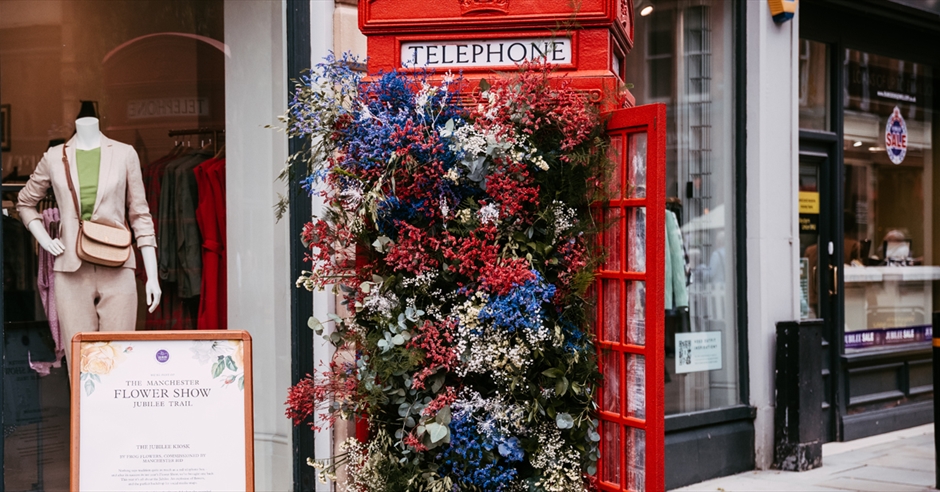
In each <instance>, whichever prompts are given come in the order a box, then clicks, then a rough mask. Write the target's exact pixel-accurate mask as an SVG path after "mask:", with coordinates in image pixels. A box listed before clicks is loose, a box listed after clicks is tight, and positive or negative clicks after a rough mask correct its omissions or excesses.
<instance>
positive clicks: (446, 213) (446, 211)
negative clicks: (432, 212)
mask: <svg viewBox="0 0 940 492" xmlns="http://www.w3.org/2000/svg"><path fill="white" fill-rule="evenodd" d="M441 216H442V217H444V218H445V219H446V218H448V217H450V205H448V204H447V198H445V197H443V196H442V197H441Z"/></svg>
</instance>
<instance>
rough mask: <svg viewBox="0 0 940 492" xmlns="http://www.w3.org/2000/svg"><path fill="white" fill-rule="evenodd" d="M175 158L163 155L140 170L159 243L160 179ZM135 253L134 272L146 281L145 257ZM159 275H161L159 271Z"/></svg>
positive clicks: (142, 280) (138, 252)
mask: <svg viewBox="0 0 940 492" xmlns="http://www.w3.org/2000/svg"><path fill="white" fill-rule="evenodd" d="M175 158H176V157H175V156H174V155H166V156H163V157H161V158H159V159H157V160H155V161H153V162H151V163H150V164H147V165H145V166H144V167H143V169H141V172H140V174H141V179H142V181H143V182H144V195H145V196H146V197H147V204H148V205H150V210H151V213H152V215H153V230H154V234H155V235H156V236H157V242H158V243H159V237H160V236H159V235H160V232H159V225H158V223H159V215H160V213H159V211H160V208H159V204H160V181H161V180H162V179H163V171H164V170H165V169H166V165H167V164H169V163H170V162H171V161H173V160H174V159H175ZM135 247H136V246H135ZM135 253H137V271H136V272H134V273H135V275H136V276H137V278H139V279H140V280H141V282H145V281H146V280H147V272H146V271H145V270H144V259H143V258H142V257H141V256H140V251H135ZM157 275H159V272H158V274H157Z"/></svg>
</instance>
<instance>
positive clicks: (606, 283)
mask: <svg viewBox="0 0 940 492" xmlns="http://www.w3.org/2000/svg"><path fill="white" fill-rule="evenodd" d="M602 283H603V286H602V289H603V295H604V334H603V335H604V337H603V339H604V341H606V342H619V341H620V306H621V299H622V297H621V295H620V291H621V290H622V287H621V286H622V285H623V282H622V281H621V280H620V279H604V280H603V282H602Z"/></svg>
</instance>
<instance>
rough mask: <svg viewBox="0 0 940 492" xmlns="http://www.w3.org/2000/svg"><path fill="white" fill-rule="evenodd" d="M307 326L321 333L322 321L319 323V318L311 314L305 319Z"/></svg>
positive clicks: (318, 333)
mask: <svg viewBox="0 0 940 492" xmlns="http://www.w3.org/2000/svg"><path fill="white" fill-rule="evenodd" d="M307 327H309V328H310V329H311V330H313V331H314V333H316V334H317V335H322V334H323V323H320V320H318V319H317V318H315V317H313V316H311V317H310V318H309V319H307Z"/></svg>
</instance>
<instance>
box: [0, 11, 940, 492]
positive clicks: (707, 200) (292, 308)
mask: <svg viewBox="0 0 940 492" xmlns="http://www.w3.org/2000/svg"><path fill="white" fill-rule="evenodd" d="M374 1H381V0H374ZM620 1H621V2H623V3H624V4H625V5H627V6H628V7H629V8H632V9H633V15H634V25H635V31H634V47H633V49H632V51H631V52H630V53H628V54H626V56H625V57H624V58H623V60H622V61H621V60H619V59H618V60H611V63H612V64H619V63H621V62H622V63H623V64H624V67H623V70H622V71H621V70H620V67H619V66H617V67H613V66H612V70H613V71H614V72H615V73H624V74H625V79H624V81H625V82H626V83H628V84H631V85H632V88H631V89H630V90H631V92H632V94H633V96H634V98H635V100H636V104H637V105H643V104H650V103H664V104H665V105H666V107H667V148H666V150H667V153H666V161H667V169H666V175H667V178H666V186H667V188H666V189H667V196H668V199H667V208H668V209H669V210H670V211H672V212H673V213H674V214H675V215H676V216H677V219H678V223H679V225H680V231H681V235H682V238H683V242H684V246H685V253H686V254H685V257H686V259H685V282H683V284H684V285H683V286H682V287H683V288H680V290H681V291H682V292H681V293H679V292H677V293H675V295H674V298H673V299H671V302H670V300H667V306H666V307H667V309H666V312H665V313H664V316H665V319H666V333H665V339H666V344H665V347H664V350H665V354H666V359H665V360H666V375H665V381H666V384H665V388H664V393H663V395H662V398H663V401H664V404H665V409H666V410H665V412H666V477H667V486H668V487H675V486H680V485H685V484H690V483H695V482H698V481H701V480H705V479H708V478H713V477H716V476H721V475H727V474H731V473H736V472H740V471H745V470H749V469H754V468H768V467H770V466H771V465H772V462H773V460H774V411H775V406H776V404H777V402H776V400H775V380H774V378H775V355H776V350H777V347H776V341H775V339H776V335H775V326H776V323H779V322H785V321H799V320H808V319H822V320H823V326H824V339H825V344H824V350H822V351H821V354H820V357H823V358H824V363H823V367H824V371H823V374H820V376H819V377H820V378H822V379H823V381H824V392H825V394H824V405H823V411H822V415H823V417H822V418H823V419H824V429H825V431H824V439H825V440H827V441H836V440H851V439H855V438H859V437H864V436H869V435H873V434H878V433H883V432H888V431H891V430H896V429H900V428H904V427H909V426H913V425H918V424H922V423H926V422H929V421H930V420H931V419H932V415H933V414H932V408H933V404H932V394H933V382H932V379H931V359H930V344H929V340H930V336H931V333H932V324H931V316H932V312H933V311H934V310H935V308H934V304H935V303H934V302H933V301H934V298H935V293H934V291H933V286H934V283H935V282H936V280H938V279H940V266H937V265H938V264H940V263H938V261H940V249H938V248H940V236H938V234H940V227H934V224H935V222H936V221H937V220H938V219H937V218H935V216H934V214H933V210H934V209H935V208H936V207H935V205H936V204H937V197H935V195H934V187H933V184H934V183H935V182H937V179H940V178H937V177H936V176H940V173H937V175H936V176H935V175H934V173H933V171H932V169H933V168H932V165H933V155H934V153H935V150H934V147H933V146H932V139H933V136H934V135H935V130H934V126H933V122H934V118H935V114H937V112H936V111H935V110H934V105H935V104H936V103H935V101H934V99H933V92H934V88H935V87H936V84H935V81H934V78H933V74H932V69H933V67H934V66H940V65H938V64H940V55H938V54H937V52H936V50H932V49H931V48H930V47H932V46H937V44H938V43H937V42H938V41H940V8H937V7H935V6H934V5H933V3H931V2H928V1H921V0H852V1H850V0H803V2H800V5H799V8H798V10H797V13H796V15H795V16H794V17H793V18H792V19H791V20H788V21H784V22H781V23H777V22H775V21H774V19H773V13H772V12H771V10H770V6H769V4H768V2H765V1H763V0H760V1H747V2H745V1H735V2H728V1H724V0H654V1H652V2H650V1H642V2H641V1H636V2H632V1H628V0H620ZM618 5H620V4H619V3H618ZM649 7H651V8H652V9H651V10H648V8H649ZM358 22H359V21H358V12H357V4H356V2H355V1H354V0H281V1H260V0H259V1H235V0H213V1H205V0H198V1H197V0H173V1H169V2H167V1H127V2H123V1H100V0H80V1H78V0H70V1H46V2H32V1H27V0H0V107H2V110H3V120H2V132H0V133H2V149H0V156H2V184H3V200H4V207H3V208H4V219H3V220H4V227H3V230H2V236H0V238H2V241H3V265H4V266H3V269H4V292H3V297H2V306H3V309H2V312H3V330H4V334H5V337H4V341H5V342H4V346H3V356H4V377H3V380H2V395H3V422H4V439H3V441H2V442H3V453H2V457H3V470H4V472H3V485H4V487H3V488H4V489H8V490H60V489H63V488H65V487H66V485H65V484H67V480H68V459H67V457H68V449H69V448H68V439H67V436H68V433H67V429H68V411H69V408H68V391H69V390H68V382H67V377H66V372H65V369H64V367H53V366H52V365H51V364H50V362H51V361H52V360H55V358H56V343H55V341H54V340H52V337H50V336H49V335H48V333H49V321H48V319H47V318H48V316H47V314H46V310H45V309H44V307H43V302H42V299H41V296H40V293H39V292H40V285H39V284H40V283H41V282H40V280H39V277H40V276H39V269H40V262H41V257H40V256H39V255H37V253H36V249H35V246H34V244H33V242H32V239H31V237H30V236H28V234H27V233H26V230H25V228H23V227H22V225H21V224H20V223H19V222H18V221H16V220H15V217H13V216H12V215H11V213H12V210H13V209H12V205H13V201H14V200H15V196H16V192H17V191H18V189H19V186H21V185H22V183H23V182H24V181H25V179H26V178H27V177H28V176H29V174H30V172H32V170H33V169H34V168H35V166H36V164H37V163H38V161H39V158H40V157H41V155H42V153H43V151H44V150H45V149H46V148H47V147H48V146H49V145H50V143H52V142H54V141H57V140H61V139H67V138H69V137H70V136H71V134H72V129H73V124H74V120H75V116H76V114H78V111H79V108H80V107H81V102H82V101H93V102H94V105H95V106H96V108H97V113H98V115H99V118H100V120H101V128H102V131H103V132H104V133H105V134H106V135H108V136H110V137H111V138H114V139H116V140H120V141H123V142H126V143H129V144H132V145H134V147H135V148H136V149H137V152H138V154H139V156H140V159H141V163H142V165H143V169H144V170H145V175H146V170H147V169H153V170H154V173H153V174H152V179H153V180H156V181H159V178H160V177H161V176H162V175H160V174H159V171H160V170H162V168H161V167H160V166H161V163H162V165H166V163H167V162H169V160H171V159H173V158H177V157H179V154H177V153H178V152H180V151H181V149H190V150H186V152H190V153H199V152H201V153H202V154H200V155H204V156H205V159H206V160H208V159H216V160H218V159H224V163H225V175H224V178H223V179H222V183H223V184H224V186H223V188H224V191H225V195H224V196H225V199H224V205H223V206H222V207H220V208H221V209H222V211H221V212H219V213H218V214H221V215H222V217H223V219H222V220H224V222H225V224H226V226H227V230H226V231H225V232H224V234H223V235H222V239H223V241H222V243H223V246H224V248H223V250H224V256H221V257H222V261H221V265H223V272H224V273H223V274H220V273H218V272H215V273H211V274H210V273H209V272H207V271H202V273H201V276H200V282H199V285H200V287H201V289H200V291H199V293H200V294H201V295H200V296H193V295H192V292H191V291H190V292H183V290H182V289H179V288H178V286H177V285H175V284H173V283H170V282H165V283H164V284H163V285H164V290H165V291H166V292H167V296H166V297H165V299H164V302H163V306H164V308H165V309H164V310H162V311H159V312H158V315H155V316H154V315H150V316H148V315H147V314H145V312H144V310H143V309H142V310H141V314H140V316H139V321H138V329H163V328H167V327H183V328H228V329H245V330H248V331H249V332H250V333H251V334H252V337H253V340H254V350H255V352H254V360H255V361H256V365H255V375H254V378H255V382H256V384H255V393H254V402H255V416H254V418H255V458H256V459H255V466H256V484H257V488H258V490H332V488H331V486H330V485H329V484H316V483H315V480H314V475H313V474H312V473H310V470H309V468H308V467H307V466H306V458H307V457H308V456H319V457H323V456H327V455H329V454H330V452H331V450H332V449H333V443H334V441H335V440H338V439H334V436H333V435H332V434H331V433H320V434H316V435H315V434H313V433H312V432H310V431H309V430H308V429H307V428H304V427H300V428H292V427H291V424H290V421H289V420H288V419H286V418H285V417H284V405H283V401H284V399H285V397H286V389H287V388H288V387H289V386H290V385H291V384H292V382H295V381H297V380H298V379H299V378H300V377H302V376H303V375H305V374H306V373H307V372H309V371H310V370H311V369H312V368H313V367H315V366H316V365H317V364H318V363H319V362H321V361H324V360H327V359H328V358H329V357H330V356H331V354H330V352H329V349H328V347H326V346H324V345H322V344H318V343H315V342H314V340H313V338H312V335H311V333H310V330H309V329H307V319H308V317H309V316H311V315H316V316H318V317H321V318H322V317H325V316H326V314H327V313H330V312H334V311H335V310H336V306H335V305H334V301H333V298H332V297H331V296H329V295H327V294H316V295H314V296H309V295H308V294H307V293H306V292H305V291H302V290H297V289H294V288H293V284H294V279H295V278H296V276H297V274H298V273H299V271H300V269H301V268H302V265H303V263H302V256H303V255H302V253H303V252H302V251H301V248H300V244H299V241H297V237H298V233H299V231H300V227H301V226H302V224H303V223H304V222H305V221H306V219H307V218H308V217H309V215H310V213H315V212H316V211H317V210H318V208H317V207H318V204H317V203H305V202H304V201H303V200H295V201H294V203H293V205H292V208H291V210H289V213H288V215H287V216H286V217H285V218H284V219H282V220H280V221H276V220H275V219H274V210H273V206H274V204H275V203H277V201H278V198H279V195H281V194H284V193H287V192H297V191H298V190H296V187H295V189H293V190H290V191H289V190H288V189H287V185H286V184H285V183H284V182H282V181H279V180H277V176H278V174H279V173H280V171H281V169H282V168H283V166H284V162H285V160H286V158H287V156H288V155H289V153H290V152H292V151H293V150H295V149H296V147H295V146H296V145H297V143H291V142H288V141H287V139H286V138H285V137H284V135H283V133H280V132H277V131H274V130H272V129H268V128H265V126H266V125H277V122H278V120H277V117H278V116H279V115H281V114H283V113H284V111H285V110H286V107H287V102H288V100H289V93H290V90H291V79H292V78H294V77H296V76H297V75H299V73H300V72H301V71H302V70H303V69H306V68H309V67H310V66H311V65H312V64H313V63H316V62H317V61H318V60H319V59H321V58H323V57H324V56H326V55H327V53H329V52H330V51H334V52H344V51H351V52H353V53H354V54H357V55H359V56H364V55H365V54H366V39H365V37H364V36H363V35H362V34H361V33H360V32H359V29H358ZM153 180H152V181H149V182H146V181H145V184H146V183H149V186H150V187H153V186H155V185H154V181H153ZM153 193H154V196H155V198H154V199H155V200H159V199H160V198H162V195H161V193H160V191H159V189H155V190H153ZM50 205H51V203H50ZM152 207H155V208H156V209H159V204H156V202H155V204H152ZM50 208H51V207H50ZM222 212H224V213H222ZM218 214H217V215H218ZM158 218H159V217H158ZM158 232H159V223H158ZM218 254H219V255H222V253H221V252H219V253H218ZM934 254H938V258H935V257H934V256H933V255H934ZM172 267H173V266H172V265H168V266H167V268H168V269H170V268H172ZM210 275H211V276H212V278H213V279H216V282H215V283H214V284H213V283H212V282H210V281H204V280H205V279H204V278H203V277H205V278H208V277H210ZM220 275H224V276H220ZM219 278H221V279H222V280H218V279H219ZM206 282H208V283H206ZM209 294H211V295H215V296H219V295H221V297H222V298H223V299H224V300H225V308H224V310H223V313H224V315H223V314H220V315H219V316H217V317H216V318H209V321H206V318H205V317H204V316H203V317H200V315H199V313H200V312H201V311H200V307H199V305H200V301H199V299H200V297H202V296H204V295H209ZM203 309H204V308H203ZM223 319H224V323H223V321H222V320H223ZM703 337H710V339H711V340H717V349H715V350H713V351H712V352H711V353H710V354H709V356H710V357H711V361H712V362H711V364H710V365H709V366H707V367H689V366H688V365H687V364H683V363H682V361H681V360H680V359H682V355H683V354H684V353H685V352H683V347H686V346H687V345H685V344H686V343H689V342H691V341H695V340H701V339H702V338H703ZM59 348H61V343H60V346H59ZM43 364H46V365H43ZM337 432H338V433H341V434H345V433H346V431H345V430H338V431H337Z"/></svg>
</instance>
